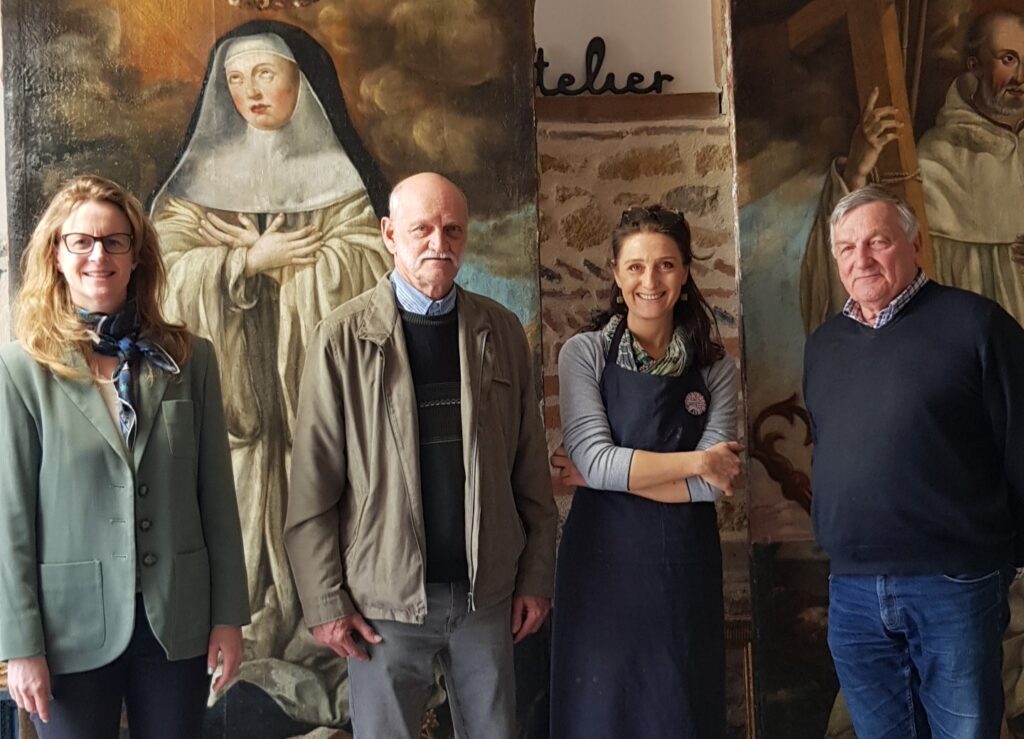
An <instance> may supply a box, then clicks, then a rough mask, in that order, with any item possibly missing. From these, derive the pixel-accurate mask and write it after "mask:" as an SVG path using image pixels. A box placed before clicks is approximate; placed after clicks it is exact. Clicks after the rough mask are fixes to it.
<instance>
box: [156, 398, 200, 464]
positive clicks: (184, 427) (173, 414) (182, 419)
mask: <svg viewBox="0 0 1024 739" xmlns="http://www.w3.org/2000/svg"><path fill="white" fill-rule="evenodd" d="M160 414H161V415H162V416H163V418H164V431H166V432H167V443H168V444H169V445H170V447H171V454H172V455H173V456H175V457H194V456H196V434H195V425H194V424H195V404H194V403H193V402H192V401H191V400H165V401H164V402H163V403H161V404H160Z"/></svg>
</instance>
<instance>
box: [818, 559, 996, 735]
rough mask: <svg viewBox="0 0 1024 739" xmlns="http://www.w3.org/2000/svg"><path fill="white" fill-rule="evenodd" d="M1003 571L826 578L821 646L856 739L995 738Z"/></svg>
mask: <svg viewBox="0 0 1024 739" xmlns="http://www.w3.org/2000/svg"><path fill="white" fill-rule="evenodd" d="M1012 577H1013V570H1012V568H1008V569H1007V570H1004V571H1000V570H997V571H995V572H991V573H988V574H984V575H980V576H974V577H968V576H964V577H961V576H957V577H951V576H947V575H917V576H881V577H874V576H838V575H837V576H834V577H832V578H830V580H829V621H828V644H829V648H830V649H831V650H832V657H833V659H834V660H835V665H836V672H837V674H838V675H839V684H840V685H841V686H842V689H843V693H844V695H845V696H846V703H847V705H848V706H849V709H850V717H851V718H852V719H853V727H854V730H855V731H856V732H857V737H858V739H914V738H915V737H935V738H936V739H938V738H939V737H941V738H942V739H996V737H998V736H999V727H1000V722H1001V721H1002V717H1003V685H1002V675H1001V671H1002V635H1003V631H1004V630H1005V629H1006V625H1007V623H1008V622H1009V618H1010V609H1009V605H1008V603H1007V589H1008V588H1009V585H1010V582H1011V580H1012Z"/></svg>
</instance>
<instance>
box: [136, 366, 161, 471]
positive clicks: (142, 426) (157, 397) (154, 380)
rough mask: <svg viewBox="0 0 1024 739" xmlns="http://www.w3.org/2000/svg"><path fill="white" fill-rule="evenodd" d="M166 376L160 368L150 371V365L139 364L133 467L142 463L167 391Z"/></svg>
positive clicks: (137, 466)
mask: <svg viewBox="0 0 1024 739" xmlns="http://www.w3.org/2000/svg"><path fill="white" fill-rule="evenodd" d="M168 377H169V375H168V374H167V373H166V372H163V371H162V370H158V369H154V370H153V371H152V372H150V367H149V366H148V365H147V364H146V363H145V362H142V363H141V364H140V374H139V382H138V388H139V389H138V392H139V398H138V401H137V402H136V406H137V407H136V409H135V424H136V428H135V446H134V448H133V449H132V457H133V458H134V462H135V469H139V465H140V464H142V455H143V454H144V453H145V451H146V444H148V443H149V436H150V434H151V433H152V432H153V424H154V423H155V421H156V417H157V415H158V414H159V412H160V404H161V403H162V402H163V399H164V393H165V392H167V381H168Z"/></svg>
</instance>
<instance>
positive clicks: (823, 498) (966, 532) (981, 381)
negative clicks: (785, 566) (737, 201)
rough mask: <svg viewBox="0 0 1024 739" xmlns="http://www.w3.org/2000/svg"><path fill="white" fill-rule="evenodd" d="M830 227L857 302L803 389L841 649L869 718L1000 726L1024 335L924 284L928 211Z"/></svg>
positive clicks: (854, 213) (978, 300) (925, 727)
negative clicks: (921, 225) (923, 225)
mask: <svg viewBox="0 0 1024 739" xmlns="http://www.w3.org/2000/svg"><path fill="white" fill-rule="evenodd" d="M831 234H832V253H833V255H834V256H835V258H836V260H837V265H838V268H839V275H840V278H841V280H842V282H843V286H844V287H845V288H846V290H847V292H848V293H849V294H850V299H849V301H848V302H847V304H846V307H845V308H844V309H843V312H842V314H841V315H837V316H835V317H833V318H832V319H831V320H829V321H827V322H826V323H824V324H823V325H822V326H821V327H820V328H819V329H818V330H817V331H815V332H814V334H813V335H812V336H811V337H810V339H809V340H808V342H807V348H806V353H805V358H804V398H805V400H806V403H807V408H808V410H809V412H810V415H811V427H812V433H813V436H814V461H813V464H812V488H813V491H814V504H813V511H812V513H813V518H814V529H815V534H816V536H817V539H818V541H819V543H820V544H821V545H822V547H824V549H825V551H826V552H828V554H829V556H830V558H831V560H832V575H831V578H830V588H829V599H830V605H829V635H828V639H829V647H830V648H831V650H832V656H833V658H834V660H835V664H836V671H837V673H838V674H839V682H840V684H841V685H842V688H843V691H844V693H845V695H846V700H847V704H848V705H849V709H850V714H851V716H852V718H853V724H854V728H855V730H856V732H857V736H858V739H875V738H880V737H891V738H893V739H896V738H899V739H903V738H904V737H929V736H932V735H934V736H936V737H938V736H942V737H956V738H957V739H972V738H977V739H989V738H992V737H998V736H999V726H1000V721H1001V719H1002V712H1003V688H1002V683H1001V679H1000V668H1001V660H1002V654H1001V635H1002V633H1003V630H1004V629H1005V628H1006V624H1007V621H1008V619H1009V607H1008V605H1007V588H1008V586H1009V583H1010V580H1011V579H1012V576H1013V573H1014V568H1013V565H1014V564H1021V563H1022V557H1021V556H1020V554H1021V551H1022V550H1024V547H1022V546H1021V532H1022V531H1024V528H1022V527H1021V525H1020V524H1021V521H1022V515H1021V512H1022V509H1024V505H1022V502H1024V446H1022V443H1024V331H1022V329H1021V327H1020V326H1019V325H1018V324H1017V322H1016V321H1015V320H1014V319H1013V318H1012V317H1011V316H1010V315H1009V314H1008V313H1006V311H1004V310H1003V309H1002V308H1000V307H999V306H998V305H997V304H996V303H994V302H992V301H991V300H988V299H986V298H983V297H981V296H979V295H975V294H973V293H969V292H965V291H963V290H957V289H955V288H949V287H944V286H942V285H939V284H937V283H934V282H930V281H929V280H928V278H927V277H925V275H924V273H923V272H922V271H921V269H920V267H919V265H918V252H919V250H920V244H921V240H920V236H919V233H918V227H917V219H916V218H915V216H914V213H913V211H912V210H911V208H910V207H909V206H908V205H907V204H906V203H904V202H903V201H902V200H900V199H899V198H897V197H895V196H893V195H892V194H890V193H889V192H888V191H886V190H885V189H883V188H880V187H875V186H872V187H866V188H863V189H861V190H857V191H855V192H853V193H851V194H850V195H848V196H846V197H845V198H843V199H842V200H841V201H840V202H839V204H838V205H837V206H836V209H835V211H834V212H833V214H832V218H831Z"/></svg>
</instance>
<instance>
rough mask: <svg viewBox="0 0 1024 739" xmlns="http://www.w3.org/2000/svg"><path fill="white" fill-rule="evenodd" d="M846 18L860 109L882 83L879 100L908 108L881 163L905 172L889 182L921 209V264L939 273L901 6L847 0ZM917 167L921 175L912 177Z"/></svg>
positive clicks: (882, 168)
mask: <svg viewBox="0 0 1024 739" xmlns="http://www.w3.org/2000/svg"><path fill="white" fill-rule="evenodd" d="M846 19H847V25H848V28H849V32H850V48H851V51H852V52H853V72H854V79H855V81H856V83H857V98H858V101H859V103H860V109H861V110H863V109H864V105H865V104H866V103H867V99H868V96H869V95H870V94H871V90H872V89H873V88H875V87H877V88H878V102H877V103H876V105H892V106H894V107H896V108H898V109H899V110H901V111H903V113H904V116H905V124H906V125H904V126H903V128H901V129H900V130H899V132H898V136H899V137H898V138H897V139H896V141H894V142H892V143H891V144H889V145H888V146H886V147H885V148H884V149H882V153H881V155H880V156H879V157H878V165H877V167H878V172H879V173H880V174H881V175H882V176H883V177H884V176H886V175H889V176H892V175H896V176H903V177H905V179H902V180H900V181H899V182H893V183H887V184H889V187H890V188H891V189H892V190H893V192H896V193H898V194H899V195H900V196H901V197H902V198H903V199H904V200H906V201H907V202H908V203H910V205H911V206H912V207H913V208H914V211H915V212H916V213H917V219H918V222H919V223H920V226H921V254H920V262H921V267H922V268H923V269H924V271H925V273H926V274H927V275H928V276H929V277H934V276H935V267H934V261H933V259H932V248H931V238H930V237H929V235H928V214H927V213H926V212H925V208H924V189H923V188H922V187H921V182H920V180H919V179H918V178H919V177H920V174H919V169H918V161H917V146H916V144H915V143H914V126H913V121H911V120H910V105H909V102H908V100H907V86H906V73H905V72H904V69H903V55H902V51H901V49H900V29H899V21H898V19H897V17H896V6H895V5H894V3H893V2H892V0H846ZM912 173H916V174H917V176H916V177H909V175H910V174H912Z"/></svg>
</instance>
